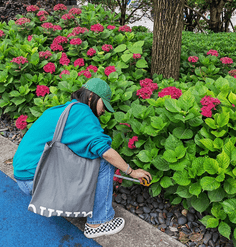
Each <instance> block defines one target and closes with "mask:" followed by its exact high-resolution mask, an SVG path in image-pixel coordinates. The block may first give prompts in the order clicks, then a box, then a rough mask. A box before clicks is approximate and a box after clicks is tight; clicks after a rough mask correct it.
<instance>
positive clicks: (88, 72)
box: [78, 70, 92, 78]
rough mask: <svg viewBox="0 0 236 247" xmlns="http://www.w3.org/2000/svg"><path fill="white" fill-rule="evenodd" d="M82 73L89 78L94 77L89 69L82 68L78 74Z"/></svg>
mask: <svg viewBox="0 0 236 247" xmlns="http://www.w3.org/2000/svg"><path fill="white" fill-rule="evenodd" d="M81 75H84V76H85V77H87V78H91V77H92V74H91V72H90V71H88V70H81V71H80V72H79V73H78V76H81Z"/></svg>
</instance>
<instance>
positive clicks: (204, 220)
mask: <svg viewBox="0 0 236 247" xmlns="http://www.w3.org/2000/svg"><path fill="white" fill-rule="evenodd" d="M210 218H212V216H211V215H206V216H204V217H203V218H202V219H201V220H199V221H200V222H202V224H203V225H204V226H207V221H208V220H209V219H210Z"/></svg>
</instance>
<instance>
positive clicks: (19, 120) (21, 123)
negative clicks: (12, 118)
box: [16, 115, 28, 130]
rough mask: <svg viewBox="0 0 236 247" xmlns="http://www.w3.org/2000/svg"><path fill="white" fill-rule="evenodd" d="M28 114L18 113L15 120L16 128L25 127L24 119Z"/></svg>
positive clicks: (21, 128)
mask: <svg viewBox="0 0 236 247" xmlns="http://www.w3.org/2000/svg"><path fill="white" fill-rule="evenodd" d="M27 118H28V116H26V115H20V116H19V117H18V118H17V120H16V128H18V129H20V130H23V129H25V128H26V127H27V122H26V119H27Z"/></svg>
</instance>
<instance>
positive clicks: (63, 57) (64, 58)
mask: <svg viewBox="0 0 236 247" xmlns="http://www.w3.org/2000/svg"><path fill="white" fill-rule="evenodd" d="M59 63H60V64H61V65H69V63H70V59H69V58H68V57H67V55H66V53H65V52H62V55H61V58H60V60H59Z"/></svg>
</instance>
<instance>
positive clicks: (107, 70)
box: [104, 66, 116, 76]
mask: <svg viewBox="0 0 236 247" xmlns="http://www.w3.org/2000/svg"><path fill="white" fill-rule="evenodd" d="M112 72H116V68H115V66H108V67H106V68H105V71H104V73H105V75H106V76H109V75H110V74H111V73H112Z"/></svg>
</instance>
